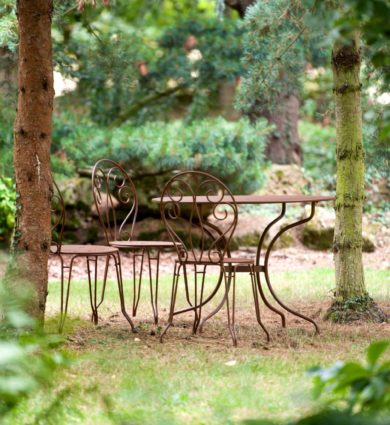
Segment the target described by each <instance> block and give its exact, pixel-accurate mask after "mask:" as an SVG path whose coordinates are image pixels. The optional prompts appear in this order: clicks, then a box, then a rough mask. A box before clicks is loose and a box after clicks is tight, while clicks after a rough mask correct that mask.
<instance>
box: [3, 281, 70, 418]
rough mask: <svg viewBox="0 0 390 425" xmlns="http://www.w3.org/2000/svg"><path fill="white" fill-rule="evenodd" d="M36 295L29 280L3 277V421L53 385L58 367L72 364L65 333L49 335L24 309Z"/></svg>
mask: <svg viewBox="0 0 390 425" xmlns="http://www.w3.org/2000/svg"><path fill="white" fill-rule="evenodd" d="M31 296H33V294H32V291H31V290H29V286H28V283H27V282H25V283H24V285H20V286H19V285H15V284H14V283H13V284H12V286H10V284H6V283H5V281H3V280H0V422H1V423H2V420H3V419H5V418H6V417H7V415H8V414H10V413H11V412H12V411H13V409H15V408H17V407H18V405H20V403H21V402H22V401H23V400H25V399H27V398H29V397H31V396H32V395H34V394H35V393H36V391H38V390H40V389H49V388H50V385H51V384H52V383H53V381H52V379H53V376H54V373H55V372H56V370H57V369H59V368H62V367H65V366H67V365H68V364H69V359H68V358H67V357H66V356H65V355H64V354H63V353H61V352H60V351H58V347H59V346H60V345H61V344H62V341H63V339H62V337H59V336H58V335H48V334H45V333H44V332H43V330H42V327H41V325H40V324H39V323H38V322H36V321H35V320H34V319H32V318H31V317H30V316H29V315H28V314H27V313H26V312H25V310H24V304H25V302H26V301H27V299H28V298H29V297H31Z"/></svg>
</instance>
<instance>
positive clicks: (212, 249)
mask: <svg viewBox="0 0 390 425" xmlns="http://www.w3.org/2000/svg"><path fill="white" fill-rule="evenodd" d="M201 195H203V198H204V199H205V200H207V211H206V210H203V206H204V204H203V203H198V202H197V199H198V198H199V196H201ZM160 200H161V203H160V210H161V217H162V220H163V222H164V224H165V227H166V229H167V231H168V233H169V235H170V237H171V239H172V241H173V243H174V246H175V248H176V251H177V255H178V258H177V260H176V261H175V269H174V276H173V282H172V295H171V303H170V310H169V318H168V324H167V325H166V327H165V329H164V331H163V332H162V333H161V336H160V341H161V342H162V340H163V337H164V335H165V333H166V332H167V330H168V329H169V328H170V326H171V325H172V323H173V318H174V316H175V315H177V314H180V313H182V312H186V311H189V310H192V311H193V312H194V322H193V326H192V332H193V334H195V333H196V332H197V330H198V328H199V325H200V322H201V316H202V307H203V305H204V304H205V302H204V301H205V299H206V301H207V300H209V299H210V297H205V277H206V272H207V268H208V267H211V266H213V267H218V268H219V270H220V271H221V277H222V280H223V282H224V283H225V295H224V299H223V304H226V308H227V319H228V327H229V331H230V334H231V337H232V340H233V345H234V346H236V345H237V336H236V329H235V304H236V274H237V273H238V272H248V273H249V275H250V277H251V283H252V292H253V298H254V305H255V314H256V319H257V322H258V323H259V325H260V326H261V328H262V329H263V330H264V332H265V334H266V337H267V340H269V333H268V331H267V330H266V328H265V327H264V325H263V323H262V321H261V317H260V307H259V299H258V290H257V287H256V285H257V284H256V279H255V267H254V260H251V259H246V258H233V257H231V256H230V251H229V242H230V240H231V238H232V235H233V233H234V230H235V228H236V225H237V218H238V207H237V204H236V202H235V197H234V196H233V194H232V193H231V192H230V190H229V189H228V188H227V187H226V186H225V185H224V184H223V183H222V182H221V181H220V180H219V179H217V178H216V177H214V176H212V175H210V174H208V173H205V172H200V171H185V172H181V173H179V174H177V175H175V176H174V177H172V178H171V179H170V180H169V181H168V182H167V184H166V185H165V187H164V189H163V191H162V195H161V198H160ZM182 201H185V202H184V203H185V204H186V205H184V203H183V202H182ZM208 214H212V215H213V217H214V218H215V222H216V224H211V223H210V222H208V221H207V219H206V216H207V215H208ZM189 268H193V269H194V296H193V299H192V300H191V297H190V293H189V281H188V275H189V270H188V269H189ZM181 270H182V271H183V277H184V287H185V293H186V298H187V302H188V303H189V308H188V309H185V310H182V311H175V303H176V296H177V291H178V284H179V278H180V272H181ZM198 277H199V281H200V282H198ZM198 283H200V288H199V285H198ZM220 283H221V279H220V281H219V284H220ZM230 288H231V291H230ZM230 292H231V296H230ZM212 295H213V294H212Z"/></svg>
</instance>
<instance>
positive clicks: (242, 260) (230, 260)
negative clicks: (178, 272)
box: [176, 257, 255, 266]
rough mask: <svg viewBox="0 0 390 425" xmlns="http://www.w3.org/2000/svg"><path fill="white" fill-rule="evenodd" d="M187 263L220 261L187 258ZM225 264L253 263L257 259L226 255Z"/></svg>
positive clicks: (216, 262)
mask: <svg viewBox="0 0 390 425" xmlns="http://www.w3.org/2000/svg"><path fill="white" fill-rule="evenodd" d="M176 262H180V260H176ZM183 262H184V263H186V264H210V265H213V264H215V265H218V264H219V262H218V261H210V260H202V261H199V260H191V259H188V260H185V261H183ZM222 263H223V264H245V265H248V266H249V265H252V264H255V260H252V259H250V258H233V257H226V258H224V259H223V261H222Z"/></svg>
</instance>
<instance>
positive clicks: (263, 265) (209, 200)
mask: <svg viewBox="0 0 390 425" xmlns="http://www.w3.org/2000/svg"><path fill="white" fill-rule="evenodd" d="M234 199H235V202H236V204H237V205H243V204H252V205H265V204H281V212H280V214H279V215H278V216H277V217H276V218H275V219H274V220H272V221H271V222H270V223H269V224H268V225H267V226H266V227H265V229H264V230H263V232H262V233H261V236H260V239H259V243H258V247H257V253H256V259H255V264H254V270H255V275H256V280H257V287H258V289H259V293H260V296H261V298H262V300H263V302H264V303H265V305H266V306H267V307H268V308H270V309H271V310H272V311H273V312H274V313H276V314H278V315H279V316H280V317H281V321H282V326H283V327H286V317H285V314H284V313H283V312H282V311H280V310H279V309H277V308H276V307H274V306H273V305H272V304H271V303H270V302H269V300H268V299H267V298H266V295H265V293H264V290H263V288H262V284H261V273H264V278H265V282H266V284H267V287H268V289H269V292H270V294H271V295H272V297H273V298H274V300H275V301H276V303H277V304H279V306H280V307H282V308H283V309H284V310H286V311H287V312H289V313H291V314H292V315H294V316H297V317H299V318H301V319H304V320H306V321H308V322H310V323H311V324H312V325H313V326H314V328H315V332H316V333H319V327H318V325H317V323H316V322H315V321H314V320H313V319H311V318H310V317H307V316H305V315H304V314H302V313H300V312H298V311H295V310H294V309H292V308H291V307H289V306H287V305H286V303H285V302H283V301H282V300H281V299H280V297H279V296H278V295H277V293H276V291H275V289H274V287H273V286H272V284H271V280H270V276H269V259H270V254H271V251H272V248H273V247H274V245H275V243H276V242H277V240H278V239H279V238H280V236H281V235H282V234H283V233H285V232H286V231H287V230H290V229H292V228H293V227H296V226H299V225H301V224H304V223H306V222H308V221H310V220H311V219H312V218H313V217H314V214H315V206H316V204H317V203H318V202H324V201H325V202H326V201H334V200H335V197H334V196H309V195H267V196H261V195H235V196H234ZM216 200H217V198H214V197H212V196H196V197H195V198H194V197H192V196H179V197H177V198H176V199H175V202H176V203H177V204H179V205H180V206H181V207H182V208H183V207H184V206H185V205H187V204H188V205H191V204H192V203H194V202H196V203H197V204H198V205H199V208H200V207H201V206H202V205H203V206H205V207H207V205H209V204H213V203H214V202H215V201H216ZM228 200H229V198H227V199H226V201H228ZM153 201H154V202H159V203H161V204H162V205H163V204H164V203H166V202H170V198H169V197H163V198H155V199H153ZM218 201H219V202H221V203H224V202H225V201H224V199H219V198H218ZM287 204H300V205H302V204H310V205H311V211H310V214H309V215H308V216H307V217H306V218H303V219H301V220H298V221H296V222H293V223H290V224H288V225H286V226H284V227H282V228H281V229H280V230H279V231H278V232H277V233H276V234H275V235H274V237H273V238H272V239H271V241H270V242H269V244H268V247H267V249H266V251H265V255H264V258H263V261H262V251H263V248H264V242H265V239H266V236H267V234H268V233H269V231H270V229H271V228H272V227H273V226H274V225H275V224H276V223H277V222H279V221H280V220H282V219H283V217H284V216H285V213H286V209H287ZM219 286H220V282H218V284H217V286H216V288H215V290H214V291H213V293H212V296H215V294H216V293H217V292H218V289H219ZM208 301H210V298H208V299H206V300H205V301H204V302H203V305H204V304H205V303H206V302H208ZM224 303H225V296H224V297H223V298H222V300H221V302H220V303H219V305H218V306H217V307H216V308H215V310H214V311H213V312H211V313H210V314H209V315H208V316H206V317H205V318H204V319H203V320H202V321H201V323H200V325H199V331H200V332H201V331H202V329H203V326H204V324H205V322H206V321H207V320H208V319H209V318H211V317H212V316H213V315H215V314H216V313H217V312H218V311H219V310H220V309H221V308H222V306H223V305H224ZM187 311H188V309H187Z"/></svg>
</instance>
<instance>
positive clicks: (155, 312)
mask: <svg viewBox="0 0 390 425" xmlns="http://www.w3.org/2000/svg"><path fill="white" fill-rule="evenodd" d="M146 253H147V257H148V267H149V286H150V303H151V305H152V311H153V319H154V324H155V325H157V324H158V304H157V302H158V278H159V267H160V250H157V255H156V257H152V256H151V255H150V250H147V251H146ZM152 260H155V261H156V283H155V288H154V291H153V273H152V264H151V262H152Z"/></svg>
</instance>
